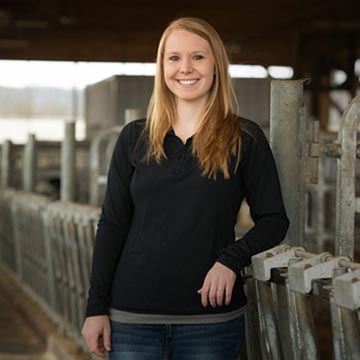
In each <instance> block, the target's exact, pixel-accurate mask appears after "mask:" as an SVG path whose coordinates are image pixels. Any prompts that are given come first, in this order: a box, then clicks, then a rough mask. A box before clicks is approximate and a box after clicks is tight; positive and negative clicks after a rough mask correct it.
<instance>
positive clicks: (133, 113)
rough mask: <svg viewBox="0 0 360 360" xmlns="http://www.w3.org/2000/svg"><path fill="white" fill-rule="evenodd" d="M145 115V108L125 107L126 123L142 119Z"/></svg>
mask: <svg viewBox="0 0 360 360" xmlns="http://www.w3.org/2000/svg"><path fill="white" fill-rule="evenodd" d="M144 117H145V112H144V110H143V109H137V108H134V109H125V124H128V123H129V122H131V121H133V120H137V119H142V118H144Z"/></svg>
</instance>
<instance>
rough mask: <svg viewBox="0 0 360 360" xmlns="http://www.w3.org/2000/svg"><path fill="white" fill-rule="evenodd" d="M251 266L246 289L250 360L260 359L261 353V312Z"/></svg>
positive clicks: (248, 268)
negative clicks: (258, 308)
mask: <svg viewBox="0 0 360 360" xmlns="http://www.w3.org/2000/svg"><path fill="white" fill-rule="evenodd" d="M251 271H252V269H251V267H247V268H245V272H246V273H245V275H250V276H248V277H246V278H245V280H244V283H245V289H246V296H247V298H248V303H247V305H246V316H245V337H246V354H247V359H248V360H258V359H260V358H261V355H260V343H259V314H258V311H257V302H256V290H255V283H254V281H255V280H254V278H253V277H251Z"/></svg>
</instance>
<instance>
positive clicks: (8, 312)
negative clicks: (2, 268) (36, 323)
mask: <svg viewBox="0 0 360 360" xmlns="http://www.w3.org/2000/svg"><path fill="white" fill-rule="evenodd" d="M50 359H51V357H49V356H48V354H46V346H45V344H44V343H42V342H41V340H40V339H39V337H38V336H37V335H36V334H35V333H34V331H33V330H32V329H31V328H30V326H29V324H28V323H27V322H26V321H25V319H24V318H23V317H22V316H21V315H20V314H19V312H18V310H17V308H16V306H15V305H14V304H13V303H12V302H10V301H9V299H7V298H6V297H5V294H4V292H3V291H1V292H0V360H50Z"/></svg>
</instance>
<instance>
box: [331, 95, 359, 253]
mask: <svg viewBox="0 0 360 360" xmlns="http://www.w3.org/2000/svg"><path fill="white" fill-rule="evenodd" d="M359 123H360V96H357V97H356V98H355V99H353V100H352V102H351V103H350V104H349V106H348V107H347V109H346V110H345V112H344V116H343V119H342V121H341V124H340V129H339V138H338V139H339V142H340V144H341V156H340V158H339V159H337V176H336V222H335V255H336V256H350V257H351V258H353V256H354V236H355V233H354V231H355V211H356V207H357V205H356V198H355V171H356V145H357V144H356V135H357V128H358V126H359Z"/></svg>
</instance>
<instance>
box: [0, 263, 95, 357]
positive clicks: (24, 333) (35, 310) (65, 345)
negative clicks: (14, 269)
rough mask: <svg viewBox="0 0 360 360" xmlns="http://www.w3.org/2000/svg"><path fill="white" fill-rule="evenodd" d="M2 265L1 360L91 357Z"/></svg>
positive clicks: (0, 296) (0, 300)
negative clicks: (59, 327) (59, 328)
mask: <svg viewBox="0 0 360 360" xmlns="http://www.w3.org/2000/svg"><path fill="white" fill-rule="evenodd" d="M2 270H3V269H2V268H1V267H0V360H90V359H91V357H90V354H87V353H84V352H83V351H82V350H81V348H80V347H79V345H77V344H76V343H75V342H74V341H72V340H71V339H69V338H65V337H63V336H61V335H59V333H58V330H57V326H56V325H55V324H54V323H53V322H52V321H50V320H49V318H48V317H47V316H46V314H45V313H44V311H42V309H41V308H40V307H39V305H37V304H36V303H35V302H34V301H33V300H32V299H31V298H30V297H29V296H28V295H27V294H26V293H25V292H24V291H23V289H21V288H20V287H19V286H18V284H17V282H16V281H15V280H14V279H13V277H12V276H10V275H9V274H8V273H7V272H6V271H2Z"/></svg>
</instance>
